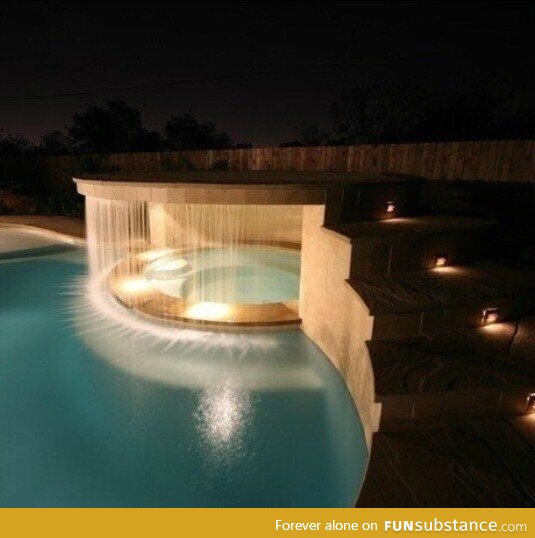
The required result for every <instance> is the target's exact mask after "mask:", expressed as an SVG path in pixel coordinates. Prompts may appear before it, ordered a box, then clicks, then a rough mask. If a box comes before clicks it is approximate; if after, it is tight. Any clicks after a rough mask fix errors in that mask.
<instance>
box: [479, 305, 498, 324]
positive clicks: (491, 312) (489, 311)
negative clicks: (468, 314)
mask: <svg viewBox="0 0 535 538" xmlns="http://www.w3.org/2000/svg"><path fill="white" fill-rule="evenodd" d="M499 319H500V309H499V308H485V310H483V324H484V325H489V324H490V323H496V322H497V321H499Z"/></svg>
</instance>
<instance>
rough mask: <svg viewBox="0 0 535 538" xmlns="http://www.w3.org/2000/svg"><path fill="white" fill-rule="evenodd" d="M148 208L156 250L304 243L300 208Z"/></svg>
mask: <svg viewBox="0 0 535 538" xmlns="http://www.w3.org/2000/svg"><path fill="white" fill-rule="evenodd" d="M148 207H149V222H150V235H151V243H152V245H153V246H156V247H179V246H181V245H195V246H214V245H222V244H234V243H236V242H238V243H239V242H244V243H248V242H252V243H255V242H266V243H267V244H271V243H273V244H280V243H282V244H285V243H290V244H294V245H299V244H300V243H301V218H302V212H303V209H302V208H303V206H300V205H236V204H234V205H224V204H220V205H209V204H166V203H158V202H149V204H148Z"/></svg>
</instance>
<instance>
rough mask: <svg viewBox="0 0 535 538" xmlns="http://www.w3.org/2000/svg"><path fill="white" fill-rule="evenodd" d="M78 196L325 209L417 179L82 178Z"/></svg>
mask: <svg viewBox="0 0 535 538" xmlns="http://www.w3.org/2000/svg"><path fill="white" fill-rule="evenodd" d="M73 179H74V182H75V183H76V184H77V188H78V192H79V193H80V194H83V195H85V196H92V197H95V198H103V199H111V200H131V201H143V202H162V203H195V204H197V203H199V204H231V205H232V204H236V205H241V204H254V205H323V204H325V196H326V191H327V190H328V189H329V188H331V187H334V186H336V185H340V186H342V185H348V184H361V185H370V184H373V185H382V184H388V185H391V184H406V183H413V182H418V181H421V180H420V179H417V178H407V177H398V176H387V175H383V174H355V173H351V172H295V171H288V172H283V171H252V172H229V171H223V172H217V171H208V172H200V171H194V172H192V171H187V172H150V173H149V172H143V173H140V172H137V173H136V172H131V173H101V174H91V175H83V176H77V177H75V178H73Z"/></svg>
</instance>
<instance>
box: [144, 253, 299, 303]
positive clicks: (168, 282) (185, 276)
mask: <svg viewBox="0 0 535 538" xmlns="http://www.w3.org/2000/svg"><path fill="white" fill-rule="evenodd" d="M300 262H301V260H300V256H299V253H298V252H297V251H295V250H290V249H282V248H271V249H266V248H260V247H255V246H252V245H244V246H243V247H240V248H238V249H234V248H224V247H218V248H207V249H199V250H192V251H186V252H180V251H174V252H171V253H170V254H167V255H165V256H163V257H162V258H159V259H157V260H155V261H154V262H152V263H150V264H149V265H148V266H147V268H146V269H145V271H144V277H145V278H146V279H147V280H149V281H150V283H151V285H152V286H153V287H155V288H156V289H157V290H159V291H161V292H162V293H164V294H166V295H170V296H171V297H176V298H179V299H184V300H185V301H188V302H199V301H202V302H217V303H230V304H266V303H277V302H281V301H293V300H297V299H298V298H299V272H300V265H301V263H300Z"/></svg>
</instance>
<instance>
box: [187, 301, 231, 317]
mask: <svg viewBox="0 0 535 538" xmlns="http://www.w3.org/2000/svg"><path fill="white" fill-rule="evenodd" d="M231 312H232V307H231V306H230V305H228V304H225V303H211V302H199V303H194V304H191V305H189V306H188V307H187V315H188V316H189V317H191V318H194V319H200V320H205V321H216V320H221V319H228V317H229V315H230V313H231Z"/></svg>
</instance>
